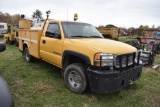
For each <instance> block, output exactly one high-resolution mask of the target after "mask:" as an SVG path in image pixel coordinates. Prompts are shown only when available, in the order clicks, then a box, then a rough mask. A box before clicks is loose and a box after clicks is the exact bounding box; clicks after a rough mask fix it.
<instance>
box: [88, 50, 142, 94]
mask: <svg viewBox="0 0 160 107" xmlns="http://www.w3.org/2000/svg"><path fill="white" fill-rule="evenodd" d="M127 57H128V55H126V59H127ZM135 57H136V53H133V64H132V65H130V66H128V61H126V67H122V60H121V57H119V65H120V67H119V68H114V69H113V70H105V69H94V68H88V69H87V72H88V79H89V85H90V88H91V90H92V91H94V92H96V93H110V92H115V91H118V90H120V89H122V88H123V87H126V86H128V85H129V84H132V83H133V82H134V81H136V80H137V79H138V78H140V77H141V73H142V66H141V65H140V64H139V60H140V52H138V55H137V63H135Z"/></svg>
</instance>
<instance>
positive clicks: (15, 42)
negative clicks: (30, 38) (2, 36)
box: [14, 39, 19, 47]
mask: <svg viewBox="0 0 160 107" xmlns="http://www.w3.org/2000/svg"><path fill="white" fill-rule="evenodd" d="M14 46H16V47H18V46H19V44H18V41H17V39H14Z"/></svg>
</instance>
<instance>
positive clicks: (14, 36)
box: [4, 25, 19, 46]
mask: <svg viewBox="0 0 160 107" xmlns="http://www.w3.org/2000/svg"><path fill="white" fill-rule="evenodd" d="M18 29H19V26H18V25H8V32H7V34H4V42H5V43H8V44H14V45H15V46H18V31H17V30H18Z"/></svg>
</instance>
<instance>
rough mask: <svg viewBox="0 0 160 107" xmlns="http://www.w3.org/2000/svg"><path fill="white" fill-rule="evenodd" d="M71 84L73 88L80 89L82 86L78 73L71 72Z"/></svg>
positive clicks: (69, 79)
mask: <svg viewBox="0 0 160 107" xmlns="http://www.w3.org/2000/svg"><path fill="white" fill-rule="evenodd" d="M68 81H69V84H70V85H71V86H72V87H73V88H76V89H77V88H79V87H80V86H81V76H80V75H79V73H78V72H76V71H71V72H70V73H69V75H68Z"/></svg>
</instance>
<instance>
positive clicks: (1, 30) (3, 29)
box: [0, 23, 7, 36]
mask: <svg viewBox="0 0 160 107" xmlns="http://www.w3.org/2000/svg"><path fill="white" fill-rule="evenodd" d="M6 33H7V23H0V36H3V35H4V34H6Z"/></svg>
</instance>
